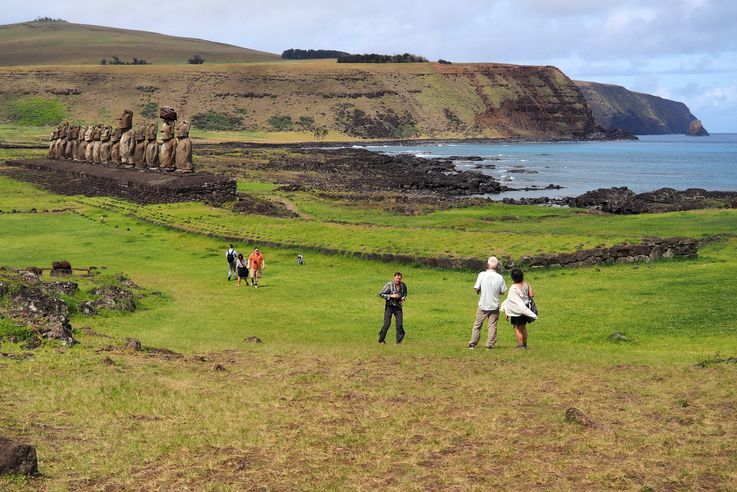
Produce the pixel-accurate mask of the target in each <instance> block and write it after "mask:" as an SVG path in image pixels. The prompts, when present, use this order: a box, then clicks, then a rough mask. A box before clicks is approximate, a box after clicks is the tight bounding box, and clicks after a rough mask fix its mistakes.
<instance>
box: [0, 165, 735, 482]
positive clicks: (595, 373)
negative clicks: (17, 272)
mask: <svg viewBox="0 0 737 492" xmlns="http://www.w3.org/2000/svg"><path fill="white" fill-rule="evenodd" d="M240 187H241V188H242V189H243V190H247V191H249V192H256V193H259V192H260V193H266V192H268V190H269V185H262V184H254V183H249V182H242V183H240ZM16 188H17V191H14V190H15V189H16ZM26 200H27V201H26ZM306 201H307V200H306V199H303V200H302V203H304V202H306ZM59 202H61V203H60V205H66V206H68V207H71V208H73V209H75V211H76V212H75V213H72V212H67V213H53V214H52V213H15V214H0V230H1V231H2V234H0V252H1V254H0V259H1V261H0V264H5V265H11V266H26V265H31V264H35V265H39V266H48V265H49V264H50V262H51V261H53V260H56V259H60V258H62V257H63V258H64V259H67V260H69V261H70V262H71V263H72V265H73V266H80V267H81V266H90V265H95V266H98V267H100V269H101V270H102V271H103V272H105V274H106V275H113V274H114V273H115V272H125V274H127V275H128V276H129V277H130V278H131V279H132V280H134V281H135V282H136V283H138V284H140V285H142V286H144V287H146V288H147V289H148V291H149V292H156V291H160V292H161V293H162V295H161V296H155V295H152V296H147V297H146V298H144V299H143V301H142V303H141V306H140V309H139V310H137V311H136V312H135V313H132V314H111V315H107V316H102V317H90V318H87V317H83V316H81V315H80V314H75V315H74V316H73V317H72V324H73V326H75V327H76V328H79V327H81V326H88V327H90V328H92V329H93V330H95V331H96V332H99V333H101V334H104V335H106V336H109V337H112V338H105V337H102V336H94V335H93V334H90V333H91V332H81V331H79V330H78V331H77V332H76V333H75V336H76V337H78V339H79V340H80V342H81V343H80V344H79V345H78V346H74V347H71V348H62V347H54V346H53V345H49V346H46V347H44V348H42V349H39V350H37V351H34V356H33V357H31V358H29V359H27V360H12V359H7V358H0V373H2V377H0V404H2V405H3V408H4V409H5V411H4V412H0V427H1V428H3V429H4V435H8V436H11V437H14V438H19V439H22V440H24V441H27V442H31V443H33V444H35V445H36V446H37V448H38V453H39V459H40V467H41V472H42V476H41V477H39V478H36V479H32V480H30V481H27V480H22V479H18V478H3V479H0V488H5V489H9V490H26V489H40V490H70V489H115V488H118V489H135V488H138V487H140V486H141V484H146V485H145V487H147V488H151V489H157V488H160V489H170V490H172V489H198V490H243V489H253V488H268V489H279V490H286V489H288V490H307V489H309V490H314V489H320V490H331V489H332V490H343V489H371V490H373V489H389V490H406V489H429V488H444V489H451V490H452V489H456V490H467V489H471V490H485V489H490V488H500V489H520V488H523V489H544V490H550V489H563V490H573V489H576V490H580V489H588V490H607V489H611V490H622V489H627V490H640V489H643V488H644V487H652V488H654V489H655V490H661V489H684V490H685V489H688V490H692V489H709V490H720V489H721V490H730V489H734V488H735V487H737V473H736V472H735V470H737V467H736V466H735V465H736V464H737V447H736V445H735V442H737V440H736V439H735V437H737V422H736V421H735V419H734V418H733V417H734V401H735V398H736V397H737V390H735V388H737V385H736V384H735V383H737V367H735V366H734V365H724V364H718V365H714V366H710V367H706V368H700V367H697V366H696V364H697V363H698V362H700V361H702V360H705V359H713V358H715V357H716V355H717V354H721V355H722V356H733V355H735V354H736V353H737V324H735V322H734V320H735V319H737V307H735V306H734V302H733V300H734V299H735V298H736V297H737V284H736V283H735V282H733V281H732V279H733V278H734V277H735V275H737V262H735V261H734V256H735V249H736V247H737V239H734V238H727V239H724V240H722V241H719V242H714V243H710V244H709V245H708V246H705V247H702V249H701V251H700V256H699V258H698V259H697V260H693V261H662V262H657V263H653V264H647V265H645V264H643V265H635V266H631V265H629V266H624V265H618V266H609V267H601V268H586V269H572V270H536V271H533V272H529V273H528V274H527V279H528V280H529V282H530V283H531V284H532V285H534V287H535V290H536V292H537V301H538V305H539V308H540V311H541V318H540V320H539V321H537V322H535V323H533V324H532V325H530V346H531V349H530V350H528V351H526V352H524V351H518V350H516V349H514V348H513V346H514V337H513V334H512V330H511V327H510V326H509V324H508V322H506V321H504V320H501V321H500V333H499V342H498V347H497V348H496V349H495V350H493V351H491V352H488V351H483V350H476V351H469V350H466V349H465V344H466V342H467V340H468V337H469V335H470V328H471V323H472V321H473V314H474V309H475V304H476V301H477V297H476V294H475V293H474V292H473V289H472V286H473V282H474V280H475V277H476V272H464V271H444V270H434V269H428V268H418V267H415V266H408V265H395V264H391V263H381V262H371V261H362V260H358V259H355V258H350V257H343V256H323V255H318V254H313V253H307V254H306V262H305V265H303V266H297V265H296V262H295V256H296V254H297V253H300V252H303V251H300V250H295V249H273V248H264V253H265V256H266V270H265V272H264V278H263V285H262V287H261V288H259V289H253V288H247V287H236V286H235V284H234V283H233V282H231V283H228V282H226V281H225V274H226V269H225V261H224V249H225V247H226V245H225V244H224V243H223V242H222V241H218V240H214V239H211V238H207V237H204V236H201V235H196V234H189V233H184V232H180V231H172V230H167V229H165V228H162V227H159V226H155V225H152V224H148V223H145V222H141V221H139V220H138V219H136V218H135V217H129V216H126V215H123V214H121V213H120V212H119V211H118V210H120V211H123V212H125V213H130V210H131V209H132V208H140V209H141V214H142V215H143V216H145V217H146V218H150V217H153V218H156V217H157V215H156V214H164V213H165V214H167V215H170V216H173V217H175V218H176V219H177V220H183V218H186V217H188V218H189V220H191V221H192V222H195V224H192V223H190V225H191V226H192V227H194V226H195V225H198V226H199V227H206V228H216V227H219V226H220V227H225V226H228V227H234V228H236V229H237V230H240V231H242V232H243V234H250V233H251V232H253V231H256V232H259V233H260V234H263V235H264V239H273V237H272V236H271V235H272V234H277V233H278V232H279V229H278V228H265V229H258V227H259V223H267V222H275V221H274V220H273V219H269V218H265V217H253V220H248V221H241V220H240V217H237V216H233V215H231V214H230V212H228V211H227V210H221V209H211V208H209V207H205V206H203V205H194V204H190V205H180V206H178V207H167V206H157V207H143V208H141V207H137V206H135V207H134V206H129V205H127V204H125V203H124V202H120V201H116V200H110V199H83V200H79V199H76V198H64V197H58V196H54V195H52V194H50V193H45V192H41V191H38V190H35V189H34V188H32V187H29V186H27V185H24V184H19V183H14V182H12V181H10V180H8V179H6V178H0V209H2V210H7V209H12V208H16V209H22V208H25V207H27V206H28V204H29V203H39V204H40V203H47V204H52V203H59ZM100 206H105V208H100ZM318 208H319V207H317V206H315V208H314V209H313V210H312V212H314V213H315V214H316V215H319V216H320V217H321V219H324V217H325V214H328V210H327V209H325V208H323V209H321V210H322V212H320V210H318ZM336 208H340V207H336ZM511 210H512V209H507V208H502V209H496V208H495V207H483V208H482V209H464V210H453V211H447V212H440V213H438V214H431V216H428V217H425V216H422V217H419V218H417V219H418V220H419V221H420V223H421V224H422V226H421V227H417V228H415V229H411V228H409V227H408V226H409V225H410V224H409V221H410V220H411V219H409V218H405V217H395V216H392V215H391V214H386V215H384V214H376V218H375V219H374V220H375V221H377V222H379V223H383V221H394V220H396V221H398V224H395V225H392V226H381V227H368V226H366V225H365V224H364V225H360V224H359V225H355V224H354V225H350V227H351V228H353V229H351V228H336V229H334V230H333V232H332V234H333V236H334V238H333V239H330V238H329V236H328V235H327V234H326V233H323V232H321V229H320V227H322V225H321V223H320V222H317V221H311V222H309V221H308V222H306V223H305V224H306V225H305V226H304V227H303V228H299V229H295V231H296V232H293V234H295V236H294V237H295V238H296V239H299V240H302V241H318V240H319V241H328V240H330V241H335V242H341V241H345V242H346V243H347V244H353V243H354V242H357V241H362V242H364V243H366V244H368V243H369V242H370V241H376V244H379V242H380V241H382V240H383V241H386V240H390V239H392V238H393V237H394V236H396V233H397V231H398V230H401V231H402V232H403V233H405V234H406V236H404V237H401V235H400V237H399V238H396V239H395V242H394V243H393V244H394V245H395V247H396V248H397V251H399V252H407V251H411V248H424V249H423V250H432V249H434V248H435V246H416V244H419V242H417V243H415V242H414V239H413V238H412V237H411V236H413V235H417V234H420V233H422V232H423V231H425V232H426V233H427V234H431V233H432V234H436V235H434V236H428V237H430V238H431V240H433V239H436V238H445V237H446V236H443V235H441V234H440V232H439V231H438V230H437V229H449V230H450V232H449V233H448V234H449V235H448V236H447V243H446V244H445V246H446V247H448V248H453V249H452V251H453V252H454V253H455V252H459V251H461V248H462V247H463V248H466V247H468V246H467V245H466V246H459V245H458V244H459V243H460V244H464V241H468V240H469V238H470V237H471V236H465V235H464V234H466V232H464V231H462V230H460V228H456V229H454V228H453V224H454V223H456V222H461V223H465V222H467V224H466V225H464V226H463V227H471V226H472V225H473V226H474V227H477V228H478V230H477V232H478V233H479V234H480V235H479V239H478V240H479V241H480V242H481V246H480V247H479V249H478V251H479V252H481V251H482V248H484V249H483V251H484V254H488V252H489V249H492V248H491V247H488V246H489V245H490V244H491V245H492V246H493V247H494V248H496V244H497V243H498V242H501V241H504V238H503V237H502V236H505V235H510V233H509V232H508V231H509V230H532V231H536V230H537V231H539V230H542V229H543V226H544V224H545V223H546V222H547V221H554V222H555V221H557V222H555V223H557V224H558V226H559V227H564V226H565V227H567V228H568V231H567V232H566V233H565V234H567V235H572V236H576V237H578V236H580V237H582V238H586V237H587V236H586V234H593V233H594V232H595V231H596V230H597V228H598V227H603V224H604V222H600V221H602V220H603V219H602V218H601V217H597V216H591V215H588V214H581V213H579V212H577V211H559V210H555V211H550V210H546V209H534V208H529V209H528V208H525V207H520V208H515V209H514V210H516V211H517V214H521V215H520V217H519V220H518V221H517V220H510V219H508V218H506V217H507V216H509V215H510V214H511ZM722 212H724V211H705V212H689V213H685V214H669V215H666V216H663V217H662V218H659V219H658V218H655V216H652V217H651V218H650V219H649V220H650V221H651V224H652V225H651V227H653V228H659V229H658V230H677V229H686V230H690V231H691V232H692V233H693V234H702V233H703V234H709V233H712V232H714V231H716V230H721V229H722V228H726V227H727V225H728V223H729V221H730V220H733V216H731V215H727V216H726V218H725V217H722V216H721V215H719V214H721V213H722ZM334 214H336V215H340V214H343V216H344V217H353V218H354V219H355V220H356V221H358V222H361V223H364V222H367V221H369V220H370V217H369V216H370V215H371V214H370V212H361V211H359V210H358V209H356V208H354V207H346V208H345V209H344V210H336V211H335V212H334ZM102 215H105V221H104V222H101V221H100V216H102ZM547 215H552V216H551V217H548V216H547ZM480 217H486V218H488V217H496V218H497V219H499V220H494V221H491V222H490V227H489V228H488V229H487V230H484V229H483V228H482V227H481V226H482V224H481V222H484V221H480V219H479V218H480ZM691 217H695V219H693V221H692V220H691ZM502 218H503V219H502ZM423 220H424V221H427V222H426V223H422V221H423ZM641 220H643V219H640V218H636V217H625V218H624V219H623V220H622V221H621V222H617V221H614V222H612V223H610V224H608V227H609V229H612V228H613V229H614V230H613V231H607V232H606V233H603V232H600V233H597V236H596V237H595V238H593V239H591V240H590V242H593V241H594V240H598V239H599V238H600V237H601V236H602V235H605V236H612V237H614V236H617V234H621V235H624V234H625V233H629V232H627V231H637V230H639V227H641V225H637V224H638V223H639V221H641ZM402 221H407V222H406V223H405V222H402ZM477 221H479V223H477ZM568 221H570V223H569V222H568ZM590 221H591V222H590ZM597 221H599V222H597ZM722 221H725V222H722ZM288 223H289V224H291V222H288ZM294 223H300V221H294ZM576 223H577V224H578V225H579V227H580V231H582V232H577V230H576ZM682 223H685V224H688V225H687V226H685V225H683V224H682ZM566 224H567V226H566ZM678 224H681V225H678ZM335 225H336V226H339V224H335ZM318 226H319V227H318ZM401 227H404V228H405V229H401ZM398 228H400V229H398ZM346 231H349V232H350V231H353V232H352V233H351V234H354V236H351V237H349V238H348V239H343V238H342V236H344V235H345V234H348V232H346ZM622 231H624V232H622ZM554 232H555V231H553V232H551V235H552V234H554ZM451 233H455V234H453V235H451ZM323 234H325V235H324V236H322V235H323ZM456 238H459V239H456ZM482 238H484V239H482ZM525 240H526V241H530V242H531V243H532V244H533V245H535V246H537V245H542V244H544V240H543V239H541V238H540V237H538V233H532V234H527V235H526V239H525ZM469 244H470V243H469ZM236 247H237V249H238V250H239V251H241V252H244V251H245V252H249V250H250V247H249V246H245V245H243V244H236ZM397 269H399V270H401V271H402V272H403V273H404V275H405V281H406V282H407V284H408V286H409V289H410V295H409V298H408V301H407V304H406V306H405V324H406V328H407V331H408V336H407V339H406V343H405V344H404V345H402V346H395V345H391V344H390V345H387V346H383V347H381V346H377V344H376V334H377V332H378V328H379V325H380V319H381V315H382V312H383V305H382V302H381V300H380V299H379V298H378V296H377V295H376V294H377V292H378V290H379V289H380V287H381V286H382V285H383V283H384V282H385V281H386V280H388V279H389V277H390V276H391V274H392V273H393V272H394V271H395V270H397ZM613 332H621V333H625V334H626V335H627V336H628V337H629V338H630V341H629V342H622V343H613V342H611V341H610V340H609V339H608V337H609V335H610V334H612V333H613ZM390 334H393V329H392V330H391V331H390ZM129 336H133V337H137V338H139V339H140V340H141V341H142V342H143V344H144V346H146V347H148V348H151V347H166V348H168V349H171V350H175V351H178V352H181V353H182V354H184V357H183V358H171V357H169V358H167V357H165V356H161V355H157V354H156V353H155V352H150V351H149V352H141V353H129V352H124V351H121V350H113V351H108V350H106V349H105V347H106V346H108V345H113V346H120V345H121V344H122V340H123V338H125V337H129ZM247 336H258V337H260V338H261V339H262V340H263V341H264V343H263V344H260V345H249V344H245V343H244V342H243V339H244V338H245V337H247ZM98 350H99V351H98ZM0 352H4V353H9V354H21V353H22V352H23V351H22V350H21V349H20V348H19V347H18V346H17V344H9V343H6V342H3V343H2V346H0ZM218 364H219V365H220V366H221V367H222V368H224V369H225V370H224V371H222V370H215V368H216V365H218ZM684 402H686V404H684ZM572 406H573V407H577V408H579V409H581V410H583V411H584V412H585V413H587V414H588V415H589V416H591V417H592V418H593V419H594V420H596V421H597V422H598V423H599V427H598V428H595V429H585V428H581V427H579V426H577V425H575V424H568V423H566V422H565V421H564V419H563V415H564V413H565V410H566V408H568V407H572ZM521 456H522V457H524V458H523V459H520V457H521Z"/></svg>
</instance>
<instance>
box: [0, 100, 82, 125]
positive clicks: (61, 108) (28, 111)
mask: <svg viewBox="0 0 737 492" xmlns="http://www.w3.org/2000/svg"><path fill="white" fill-rule="evenodd" d="M3 113H4V114H3V116H4V118H5V119H6V120H8V121H10V122H11V123H13V124H15V125H21V126H36V127H38V126H44V125H56V124H58V123H59V122H61V121H62V120H64V119H65V118H66V117H67V113H68V109H67V107H66V105H65V104H63V103H62V102H61V101H59V100H57V99H55V98H42V97H26V98H21V99H16V100H14V101H11V102H10V103H9V104H8V107H7V108H6V109H5V111H4V112H3Z"/></svg>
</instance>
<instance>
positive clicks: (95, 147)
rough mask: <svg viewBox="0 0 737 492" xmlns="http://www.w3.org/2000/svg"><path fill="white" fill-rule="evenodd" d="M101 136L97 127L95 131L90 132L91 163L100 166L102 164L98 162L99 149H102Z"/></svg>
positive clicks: (100, 129)
mask: <svg viewBox="0 0 737 492" xmlns="http://www.w3.org/2000/svg"><path fill="white" fill-rule="evenodd" d="M101 135H102V127H101V126H100V125H97V126H96V127H95V130H94V131H93V132H92V162H94V163H95V164H100V163H101V162H102V161H101V160H100V147H102V142H101V141H100V136H101Z"/></svg>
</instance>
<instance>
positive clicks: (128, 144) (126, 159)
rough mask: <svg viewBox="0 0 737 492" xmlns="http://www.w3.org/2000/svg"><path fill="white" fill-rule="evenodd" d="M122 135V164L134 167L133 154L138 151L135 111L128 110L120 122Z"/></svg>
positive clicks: (119, 126) (124, 112)
mask: <svg viewBox="0 0 737 492" xmlns="http://www.w3.org/2000/svg"><path fill="white" fill-rule="evenodd" d="M118 128H120V130H121V134H120V162H121V164H123V165H125V166H132V165H133V152H134V151H135V149H136V141H135V131H134V130H133V111H131V110H129V109H126V110H125V111H123V115H122V116H121V117H120V119H119V120H118Z"/></svg>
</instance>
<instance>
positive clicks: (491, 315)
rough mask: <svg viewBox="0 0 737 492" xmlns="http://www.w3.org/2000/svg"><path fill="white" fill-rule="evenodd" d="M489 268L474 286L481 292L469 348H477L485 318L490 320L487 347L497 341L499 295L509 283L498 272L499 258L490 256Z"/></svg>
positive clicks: (478, 292)
mask: <svg viewBox="0 0 737 492" xmlns="http://www.w3.org/2000/svg"><path fill="white" fill-rule="evenodd" d="M487 265H488V268H487V270H486V271H485V272H481V273H479V276H478V278H477V279H476V285H474V286H473V288H474V289H475V290H476V293H477V294H479V305H478V308H477V309H476V321H474V323H473V329H472V330H471V341H470V342H468V348H469V349H474V348H476V344H477V343H479V338H481V326H482V325H483V324H484V321H485V320H487V319H488V320H489V338H487V339H486V348H487V349H490V348H493V347H494V344H495V343H496V328H497V323H498V321H499V297H500V296H501V295H502V294H504V293H505V292H506V291H507V284H505V283H504V278H502V276H501V275H499V274H498V273H497V272H496V269H497V268H498V267H499V260H497V259H496V258H495V257H494V256H491V257H489V260H488V261H487Z"/></svg>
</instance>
